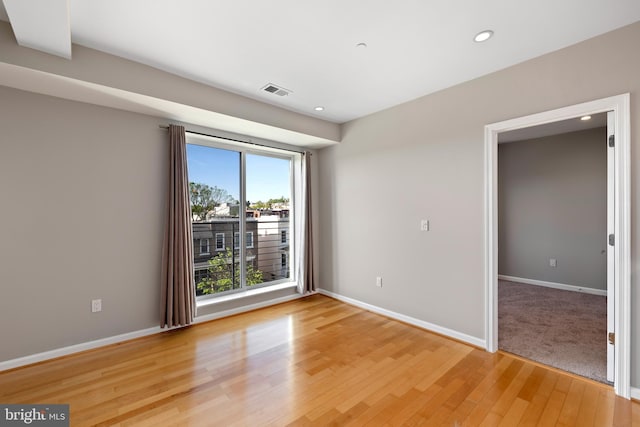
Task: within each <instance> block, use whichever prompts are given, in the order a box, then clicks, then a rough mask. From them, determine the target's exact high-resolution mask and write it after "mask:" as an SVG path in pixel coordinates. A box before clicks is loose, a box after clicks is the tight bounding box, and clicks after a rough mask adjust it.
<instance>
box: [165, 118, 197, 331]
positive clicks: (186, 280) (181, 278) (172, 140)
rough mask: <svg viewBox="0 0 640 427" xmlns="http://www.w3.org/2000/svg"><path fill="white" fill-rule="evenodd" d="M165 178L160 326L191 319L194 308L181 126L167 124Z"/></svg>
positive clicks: (174, 324) (184, 152)
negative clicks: (165, 204)
mask: <svg viewBox="0 0 640 427" xmlns="http://www.w3.org/2000/svg"><path fill="white" fill-rule="evenodd" d="M169 150H170V154H169V181H168V188H167V207H166V212H165V216H166V220H165V231H164V245H163V250H162V277H161V289H160V291H161V306H160V310H161V319H160V326H161V327H163V328H164V327H169V328H170V327H174V326H184V325H188V324H190V323H192V322H193V319H194V316H195V310H196V300H195V298H196V297H195V294H196V293H195V283H194V278H193V236H192V231H191V205H190V203H189V178H188V174H187V145H186V136H185V131H184V127H183V126H175V125H170V126H169Z"/></svg>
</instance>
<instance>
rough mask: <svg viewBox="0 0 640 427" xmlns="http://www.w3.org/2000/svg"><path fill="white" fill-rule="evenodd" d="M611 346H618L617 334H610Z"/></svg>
mask: <svg viewBox="0 0 640 427" xmlns="http://www.w3.org/2000/svg"><path fill="white" fill-rule="evenodd" d="M609 344H611V345H615V344H616V333H615V332H609Z"/></svg>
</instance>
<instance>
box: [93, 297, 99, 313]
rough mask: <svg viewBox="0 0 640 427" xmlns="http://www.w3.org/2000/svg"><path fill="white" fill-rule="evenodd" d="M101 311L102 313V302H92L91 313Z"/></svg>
mask: <svg viewBox="0 0 640 427" xmlns="http://www.w3.org/2000/svg"><path fill="white" fill-rule="evenodd" d="M99 311H102V300H101V299H94V300H91V312H92V313H97V312H99Z"/></svg>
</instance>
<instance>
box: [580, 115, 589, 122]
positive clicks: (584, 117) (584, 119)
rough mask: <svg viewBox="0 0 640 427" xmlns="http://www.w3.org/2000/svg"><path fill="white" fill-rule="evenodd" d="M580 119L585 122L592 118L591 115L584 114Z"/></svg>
mask: <svg viewBox="0 0 640 427" xmlns="http://www.w3.org/2000/svg"><path fill="white" fill-rule="evenodd" d="M580 120H582V121H583V122H586V121H587V120H591V116H582V117H580Z"/></svg>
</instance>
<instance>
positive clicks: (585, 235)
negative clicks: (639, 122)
mask: <svg viewBox="0 0 640 427" xmlns="http://www.w3.org/2000/svg"><path fill="white" fill-rule="evenodd" d="M498 218H499V219H498V221H499V226H498V235H499V242H498V248H499V250H498V252H499V254H498V258H499V260H498V272H499V273H500V274H503V275H507V276H514V277H519V278H525V279H535V280H544V281H547V282H555V283H561V284H565V285H573V286H580V287H587V288H593V289H601V290H605V289H606V288H607V254H606V249H607V129H606V128H598V129H591V130H585V131H580V132H571V133H565V134H562V135H555V136H549V137H545V138H538V139H533V140H527V141H518V142H511V143H505V144H499V145H498ZM550 258H554V259H556V260H557V266H556V267H551V266H550V265H549V259H550Z"/></svg>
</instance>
